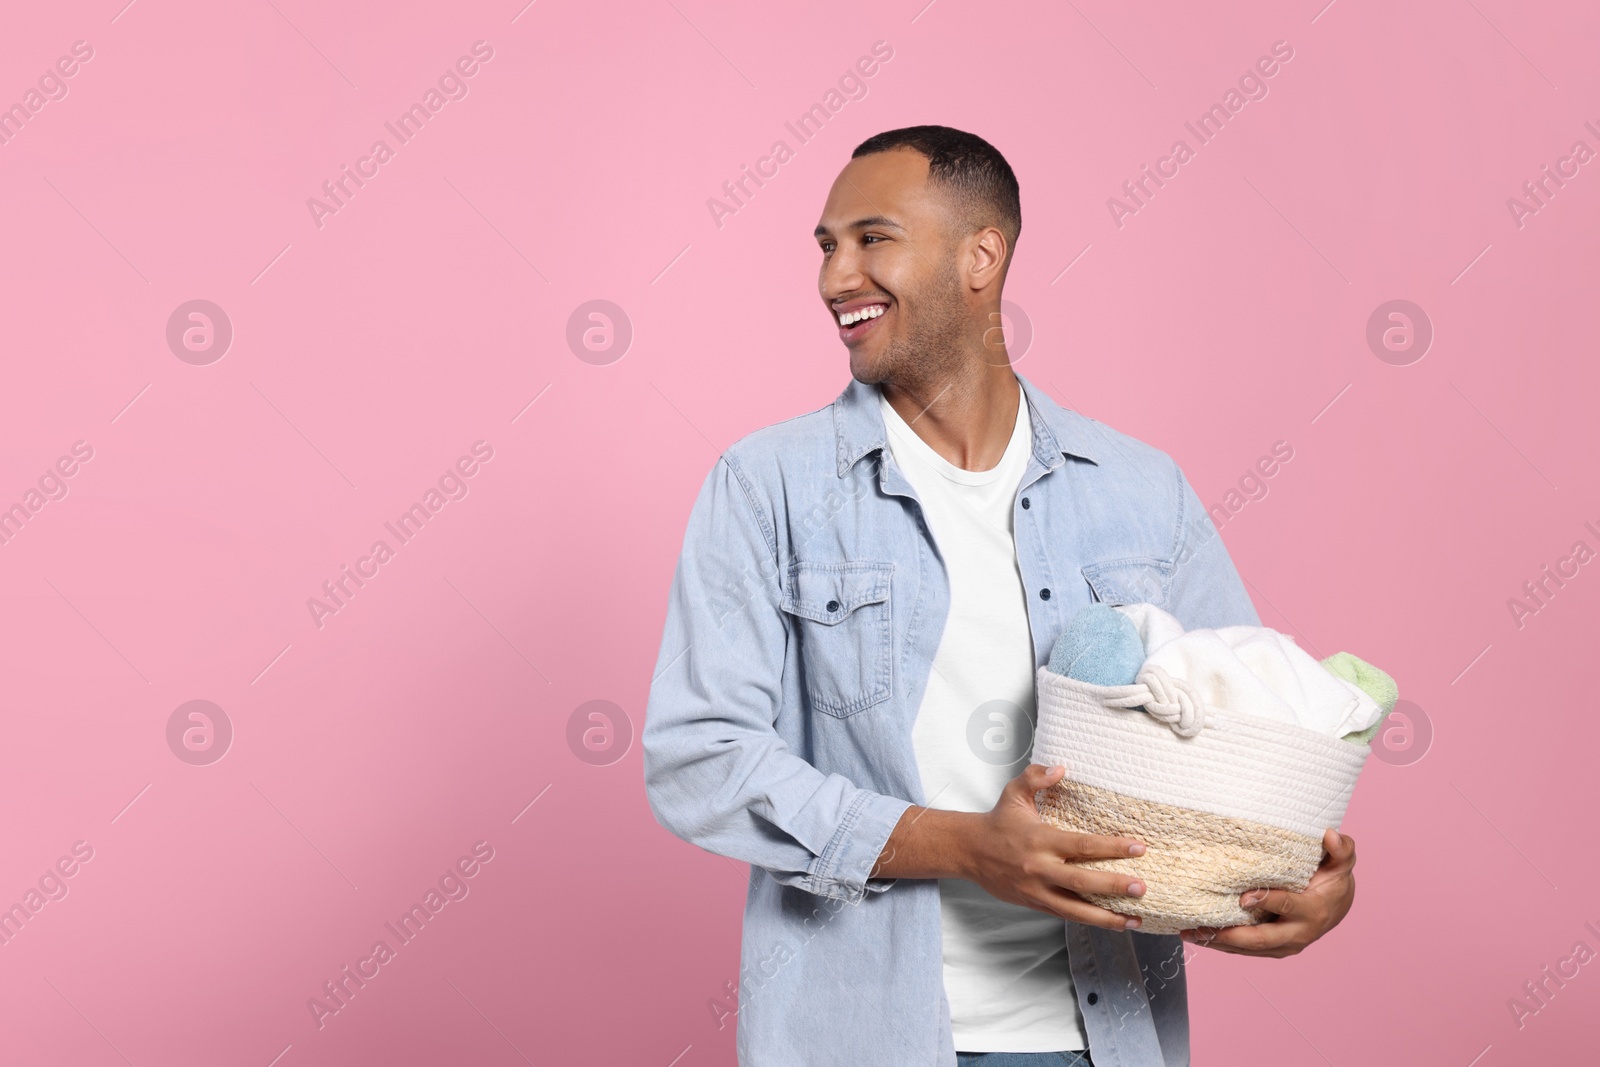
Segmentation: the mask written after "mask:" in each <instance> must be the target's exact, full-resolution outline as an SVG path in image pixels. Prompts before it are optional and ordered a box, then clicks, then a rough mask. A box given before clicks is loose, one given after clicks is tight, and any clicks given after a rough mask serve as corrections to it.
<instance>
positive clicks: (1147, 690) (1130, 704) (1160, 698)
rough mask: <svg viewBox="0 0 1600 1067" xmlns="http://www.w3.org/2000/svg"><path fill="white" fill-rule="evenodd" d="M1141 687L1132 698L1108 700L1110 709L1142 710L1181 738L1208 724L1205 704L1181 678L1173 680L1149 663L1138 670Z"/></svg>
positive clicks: (1107, 703) (1196, 731)
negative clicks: (1170, 728)
mask: <svg viewBox="0 0 1600 1067" xmlns="http://www.w3.org/2000/svg"><path fill="white" fill-rule="evenodd" d="M1138 688H1139V689H1141V690H1143V692H1136V693H1134V694H1133V695H1131V696H1125V697H1116V698H1113V699H1111V700H1107V701H1106V702H1105V703H1106V705H1107V706H1108V707H1113V708H1130V709H1132V708H1140V707H1142V708H1143V709H1144V710H1145V712H1146V713H1147V714H1149V716H1150V717H1151V718H1152V719H1155V720H1156V721H1157V722H1164V723H1166V724H1167V725H1168V726H1170V727H1172V732H1173V733H1175V734H1177V735H1178V736H1179V737H1193V736H1194V735H1195V734H1198V733H1199V732H1200V731H1201V729H1203V728H1204V727H1205V724H1206V705H1205V701H1203V700H1201V699H1200V696H1199V694H1198V693H1196V692H1195V691H1194V688H1193V687H1192V686H1190V685H1189V683H1188V682H1186V681H1184V680H1183V679H1182V678H1174V677H1172V675H1170V674H1168V673H1167V672H1166V671H1164V670H1162V669H1161V668H1160V667H1158V666H1157V665H1155V664H1153V663H1151V664H1146V665H1145V667H1144V668H1143V669H1141V670H1140V671H1139V679H1138Z"/></svg>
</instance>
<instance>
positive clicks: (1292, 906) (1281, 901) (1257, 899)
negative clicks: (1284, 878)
mask: <svg viewBox="0 0 1600 1067" xmlns="http://www.w3.org/2000/svg"><path fill="white" fill-rule="evenodd" d="M1239 906H1240V907H1241V908H1263V909H1265V910H1267V911H1270V912H1272V914H1274V915H1277V916H1279V917H1280V918H1284V919H1298V918H1301V917H1302V916H1304V915H1305V913H1306V896H1305V894H1304V893H1291V892H1289V891H1288V890H1287V889H1252V890H1250V891H1249V892H1248V893H1244V894H1242V895H1240V897H1239Z"/></svg>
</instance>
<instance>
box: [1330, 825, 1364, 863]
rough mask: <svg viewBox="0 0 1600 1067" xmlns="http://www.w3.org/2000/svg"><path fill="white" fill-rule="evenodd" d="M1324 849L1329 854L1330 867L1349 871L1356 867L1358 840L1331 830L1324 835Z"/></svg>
mask: <svg viewBox="0 0 1600 1067" xmlns="http://www.w3.org/2000/svg"><path fill="white" fill-rule="evenodd" d="M1322 847H1323V848H1324V849H1326V850H1327V853H1328V866H1330V867H1332V868H1334V869H1336V870H1343V871H1348V870H1349V869H1350V868H1352V867H1354V866H1355V865H1356V839H1355V838H1353V837H1350V836H1348V835H1346V834H1342V833H1340V832H1339V831H1338V830H1335V829H1333V828H1331V827H1330V828H1329V829H1328V830H1327V831H1325V832H1324V833H1323V835H1322Z"/></svg>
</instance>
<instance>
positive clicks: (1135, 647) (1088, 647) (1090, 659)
mask: <svg viewBox="0 0 1600 1067" xmlns="http://www.w3.org/2000/svg"><path fill="white" fill-rule="evenodd" d="M1142 666H1144V641H1143V640H1141V639H1140V637H1139V629H1138V627H1136V626H1134V624H1133V620H1131V619H1129V618H1128V617H1127V616H1126V615H1124V614H1122V612H1120V611H1117V610H1116V609H1114V608H1111V607H1109V606H1107V605H1105V604H1090V605H1089V606H1088V607H1086V608H1084V609H1082V610H1081V611H1079V612H1078V613H1077V614H1076V615H1074V616H1073V617H1072V620H1071V621H1070V622H1068V623H1067V628H1066V629H1064V630H1062V631H1061V636H1060V637H1058V638H1056V644H1055V647H1054V648H1052V649H1051V650H1050V663H1049V667H1050V669H1051V670H1052V671H1054V672H1055V673H1056V674H1059V675H1062V676H1064V677H1067V678H1076V679H1077V680H1078V681H1080V682H1088V683H1089V684H1091V685H1132V684H1133V683H1134V680H1135V679H1136V678H1137V677H1138V674H1139V668H1140V667H1142Z"/></svg>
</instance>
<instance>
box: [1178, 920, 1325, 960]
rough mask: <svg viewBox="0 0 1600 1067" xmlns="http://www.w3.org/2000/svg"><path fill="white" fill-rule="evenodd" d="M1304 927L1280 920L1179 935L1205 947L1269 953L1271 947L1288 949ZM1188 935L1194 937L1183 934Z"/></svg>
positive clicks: (1302, 931)
mask: <svg viewBox="0 0 1600 1067" xmlns="http://www.w3.org/2000/svg"><path fill="white" fill-rule="evenodd" d="M1303 926H1304V924H1303V923H1298V922H1285V921H1283V920H1279V921H1278V922H1270V923H1259V924H1257V925H1255V926H1224V927H1222V928H1221V929H1217V928H1215V927H1200V928H1199V929H1197V930H1192V931H1189V930H1186V931H1184V932H1183V933H1182V934H1180V935H1179V936H1180V937H1182V938H1183V939H1184V940H1185V941H1191V942H1193V943H1194V944H1197V945H1204V946H1206V947H1208V948H1217V949H1234V950H1237V951H1240V952H1270V951H1272V950H1274V949H1281V948H1287V947H1288V946H1289V945H1290V944H1291V943H1292V942H1294V941H1296V940H1297V939H1298V938H1300V937H1301V936H1303V935H1304V933H1305V931H1304V930H1303V929H1302V927H1303ZM1190 934H1192V935H1194V936H1186V935H1190Z"/></svg>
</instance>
